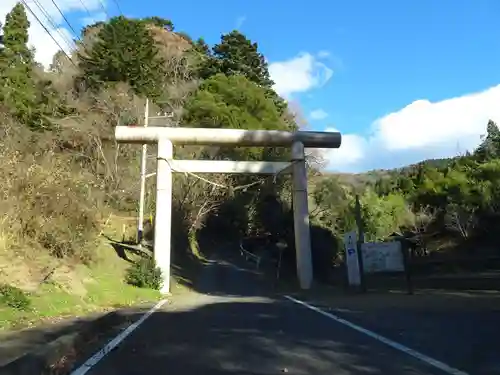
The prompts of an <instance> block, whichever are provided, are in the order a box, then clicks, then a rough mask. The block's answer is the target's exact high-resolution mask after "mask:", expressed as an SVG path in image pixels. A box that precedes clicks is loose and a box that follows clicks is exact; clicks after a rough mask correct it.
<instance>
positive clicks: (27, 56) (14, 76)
mask: <svg viewBox="0 0 500 375" xmlns="http://www.w3.org/2000/svg"><path fill="white" fill-rule="evenodd" d="M29 26H30V23H29V21H28V17H27V15H26V12H25V9H24V6H23V5H22V4H21V3H17V4H16V5H15V6H14V8H13V9H12V11H11V12H10V13H8V14H7V16H6V17H5V25H4V27H3V39H2V40H3V49H2V50H1V51H0V102H3V103H4V104H5V105H6V107H7V108H8V109H9V110H10V111H11V113H12V114H13V115H14V116H15V117H17V118H18V119H19V120H21V121H22V122H24V123H26V124H27V125H30V126H36V125H35V124H33V121H34V120H35V119H34V113H35V112H36V110H35V107H36V106H35V102H36V90H35V84H34V79H33V68H34V65H35V63H34V57H33V52H32V51H31V50H30V49H29V48H28V45H27V43H28V29H29Z"/></svg>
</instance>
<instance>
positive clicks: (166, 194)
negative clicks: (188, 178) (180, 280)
mask: <svg viewBox="0 0 500 375" xmlns="http://www.w3.org/2000/svg"><path fill="white" fill-rule="evenodd" d="M172 157H173V145H172V142H171V141H170V140H168V139H160V140H159V142H158V161H157V166H156V214H155V240H154V259H155V264H156V266H157V267H158V268H160V270H161V271H162V277H163V284H162V287H161V289H160V291H161V292H162V293H164V294H166V293H169V292H170V244H171V233H172V230H171V224H172V169H171V167H170V164H169V162H168V160H171V159H172Z"/></svg>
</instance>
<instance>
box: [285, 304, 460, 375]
mask: <svg viewBox="0 0 500 375" xmlns="http://www.w3.org/2000/svg"><path fill="white" fill-rule="evenodd" d="M284 297H285V298H287V299H289V300H290V301H292V302H295V303H298V304H299V305H302V306H304V307H307V308H308V309H310V310H313V311H316V312H317V313H319V314H321V315H324V316H326V317H328V318H330V319H332V320H334V321H336V322H337V323H340V324H343V325H345V326H347V327H349V328H352V329H354V330H355V331H358V332H360V333H363V334H365V335H366V336H369V337H371V338H373V339H375V340H377V341H380V342H383V343H384V344H386V345H388V346H390V347H391V348H394V349H396V350H399V351H400V352H403V353H405V354H408V355H410V356H412V357H414V358H417V359H419V360H421V361H422V362H425V363H427V364H428V365H431V366H433V367H435V368H438V369H439V370H441V371H444V372H445V373H447V374H449V375H469V374H468V373H466V372H464V371H461V370H458V369H456V368H453V367H451V366H448V365H447V364H446V363H443V362H441V361H438V360H437V359H434V358H431V357H429V356H427V355H425V354H422V353H420V352H417V351H416V350H413V349H410V348H408V347H407V346H404V345H402V344H399V343H397V342H396V341H392V340H390V339H388V338H386V337H384V336H381V335H379V334H377V333H375V332H372V331H370V330H368V329H366V328H363V327H361V326H358V325H357V324H354V323H351V322H349V321H348V320H345V319H342V318H340V317H338V316H336V315H333V314H330V313H328V312H326V311H323V310H321V309H319V308H317V307H315V306H312V305H310V304H308V303H306V302H303V301H300V300H298V299H295V298H293V297H290V296H284Z"/></svg>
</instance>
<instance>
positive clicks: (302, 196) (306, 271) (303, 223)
mask: <svg viewBox="0 0 500 375" xmlns="http://www.w3.org/2000/svg"><path fill="white" fill-rule="evenodd" d="M292 162H293V166H292V170H293V176H292V185H293V221H294V231H295V251H296V257H297V274H298V277H299V283H300V287H301V288H302V289H309V288H310V287H311V284H312V280H313V269H312V259H311V236H310V229H309V208H308V204H307V172H306V163H305V155H304V144H303V143H302V142H294V143H293V144H292Z"/></svg>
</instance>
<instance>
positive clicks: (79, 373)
mask: <svg viewBox="0 0 500 375" xmlns="http://www.w3.org/2000/svg"><path fill="white" fill-rule="evenodd" d="M166 302H167V300H166V299H164V300H161V301H160V302H158V303H157V304H156V305H155V306H154V307H152V308H151V309H150V310H149V311H148V312H146V313H145V314H144V315H143V316H142V317H141V318H140V319H139V320H138V321H136V322H135V323H132V324H131V325H130V326H128V327H127V329H126V330H124V331H123V332H121V333H120V334H119V335H118V336H116V337H115V338H114V339H113V340H111V341H110V342H108V343H107V344H106V345H105V346H104V347H103V348H102V349H101V350H99V351H98V352H97V353H95V354H94V355H93V356H92V357H90V358H89V359H88V360H87V361H86V362H85V363H84V364H83V365H81V366H80V367H78V368H77V369H76V370H74V371H73V372H72V373H71V374H70V375H84V374H86V373H87V372H88V371H90V369H91V368H92V367H94V366H95V365H96V364H97V363H98V362H99V361H100V360H101V359H103V358H104V357H105V356H106V355H107V354H108V353H109V352H110V351H111V350H113V349H114V348H115V347H116V346H117V345H118V344H119V343H121V342H122V341H123V340H124V339H125V338H126V337H127V336H128V335H130V334H131V333H132V332H133V331H134V330H135V329H136V328H137V327H139V326H140V325H141V324H142V323H144V321H145V320H146V319H147V318H149V317H150V316H151V314H153V313H154V312H155V311H156V310H158V309H159V308H160V307H162V306H163V305H164V304H165V303H166Z"/></svg>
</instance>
